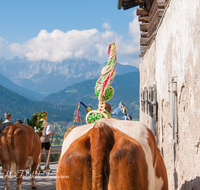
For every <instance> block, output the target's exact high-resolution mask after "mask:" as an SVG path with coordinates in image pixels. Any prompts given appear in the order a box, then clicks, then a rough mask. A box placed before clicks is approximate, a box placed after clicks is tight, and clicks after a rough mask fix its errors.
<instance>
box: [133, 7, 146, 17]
mask: <svg viewBox="0 0 200 190" xmlns="http://www.w3.org/2000/svg"><path fill="white" fill-rule="evenodd" d="M136 14H137V16H139V15H141V16H147V15H148V12H147V11H146V10H145V9H143V8H137V13H136Z"/></svg>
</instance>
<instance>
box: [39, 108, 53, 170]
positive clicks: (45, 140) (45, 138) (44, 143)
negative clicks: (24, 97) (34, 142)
mask: <svg viewBox="0 0 200 190" xmlns="http://www.w3.org/2000/svg"><path fill="white" fill-rule="evenodd" d="M41 113H42V114H44V115H45V117H44V118H43V119H42V120H43V127H44V129H43V131H42V136H41V137H40V140H41V151H40V155H39V158H38V166H37V170H36V173H43V170H42V169H41V159H42V152H43V148H44V149H45V151H46V158H45V160H46V166H45V168H44V171H45V170H47V171H51V169H50V167H49V163H47V162H48V160H47V158H48V154H49V149H50V146H51V145H50V140H49V136H51V135H55V133H54V132H53V133H52V132H51V125H49V124H48V123H47V119H48V116H47V113H46V112H45V111H42V112H41Z"/></svg>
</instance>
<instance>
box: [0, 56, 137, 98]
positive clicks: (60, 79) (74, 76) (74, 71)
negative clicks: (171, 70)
mask: <svg viewBox="0 0 200 190" xmlns="http://www.w3.org/2000/svg"><path fill="white" fill-rule="evenodd" d="M105 64H106V63H104V64H99V63H98V62H96V61H89V60H87V59H85V58H84V59H67V60H64V61H62V62H49V61H45V60H41V61H30V60H27V59H20V58H19V57H15V58H14V59H12V60H6V59H4V58H1V59H0V74H2V75H3V76H5V77H7V78H8V79H9V80H10V81H12V82H14V83H15V84H17V85H19V86H21V87H23V88H25V89H27V90H30V91H34V92H36V93H38V94H41V95H42V96H39V95H38V94H35V95H33V94H32V98H31V99H33V100H38V99H40V98H41V99H42V98H43V97H44V96H47V95H49V94H51V93H55V92H58V91H60V90H63V89H64V88H66V87H68V86H71V85H74V84H76V83H80V82H83V81H85V80H89V79H96V78H97V77H99V76H100V74H101V69H102V67H104V66H105ZM127 72H139V69H138V68H136V67H134V66H130V65H121V64H119V63H118V64H117V67H116V74H125V73H127ZM0 84H2V82H1V81H0ZM2 85H3V86H5V85H6V84H5V83H4V84H2ZM8 88H9V87H8ZM22 91H23V90H22V89H20V92H22ZM30 91H29V92H30ZM26 93H28V92H26ZM24 94H25V92H24ZM24 94H23V95H24ZM25 97H27V96H25ZM34 97H35V99H34Z"/></svg>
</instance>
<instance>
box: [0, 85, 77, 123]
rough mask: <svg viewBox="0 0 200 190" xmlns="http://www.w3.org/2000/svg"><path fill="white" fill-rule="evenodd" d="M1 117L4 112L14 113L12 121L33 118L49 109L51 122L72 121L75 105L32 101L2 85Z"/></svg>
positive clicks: (0, 86)
mask: <svg viewBox="0 0 200 190" xmlns="http://www.w3.org/2000/svg"><path fill="white" fill-rule="evenodd" d="M0 94H1V96H0V106H1V109H0V117H1V118H3V119H4V117H3V116H4V113H5V112H9V113H10V114H12V120H11V121H12V122H13V123H15V121H16V119H21V120H24V119H25V118H26V119H27V118H31V117H32V115H33V114H34V113H36V112H40V111H47V114H48V121H49V122H57V121H60V122H63V121H65V123H66V122H70V121H72V119H73V113H74V106H70V105H68V106H66V105H65V106H63V105H56V104H52V103H49V102H41V101H31V100H28V99H27V98H24V97H23V96H21V95H19V94H17V93H15V92H13V91H11V90H9V89H7V88H5V87H3V86H2V85H0Z"/></svg>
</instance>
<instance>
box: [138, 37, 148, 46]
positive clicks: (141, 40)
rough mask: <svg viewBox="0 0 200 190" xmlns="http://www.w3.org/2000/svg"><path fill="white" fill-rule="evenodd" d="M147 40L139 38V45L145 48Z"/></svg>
mask: <svg viewBox="0 0 200 190" xmlns="http://www.w3.org/2000/svg"><path fill="white" fill-rule="evenodd" d="M147 40H148V38H140V45H141V46H147Z"/></svg>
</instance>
